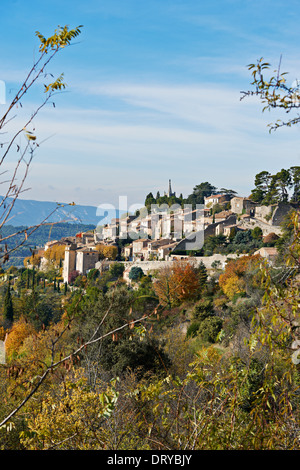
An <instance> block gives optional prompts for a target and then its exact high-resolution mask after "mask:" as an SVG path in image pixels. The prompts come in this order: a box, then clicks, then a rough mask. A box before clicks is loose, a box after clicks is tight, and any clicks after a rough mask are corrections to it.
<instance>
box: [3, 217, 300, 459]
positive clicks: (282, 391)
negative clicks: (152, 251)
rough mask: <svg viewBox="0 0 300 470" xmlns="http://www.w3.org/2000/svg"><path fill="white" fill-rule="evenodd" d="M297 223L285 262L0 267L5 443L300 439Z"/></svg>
mask: <svg viewBox="0 0 300 470" xmlns="http://www.w3.org/2000/svg"><path fill="white" fill-rule="evenodd" d="M298 223H299V215H298V214H297V213H295V214H293V215H290V217H289V220H288V221H287V222H286V225H285V229H284V231H283V236H282V239H281V246H282V250H281V255H280V256H281V257H282V258H280V259H283V260H284V267H282V268H281V267H280V266H281V265H277V267H276V269H275V268H274V267H272V266H269V265H268V264H265V263H264V262H263V260H262V258H260V257H258V256H248V255H246V256H242V257H240V258H238V259H236V260H231V261H230V262H228V263H227V265H226V267H225V269H224V270H223V269H221V268H220V267H219V266H216V267H215V269H212V270H209V271H207V270H206V268H205V267H204V265H200V266H199V267H198V268H195V267H193V266H192V265H191V264H188V263H186V262H184V261H178V262H175V263H174V267H173V268H172V269H171V270H167V269H166V270H160V271H157V272H154V273H152V276H150V275H144V273H139V275H138V276H136V278H135V279H134V281H132V282H130V283H129V284H127V283H126V282H125V281H124V280H123V277H122V275H123V269H122V263H119V262H115V263H114V264H112V266H111V268H110V270H108V271H105V272H103V273H99V272H98V271H97V270H92V271H90V273H89V275H88V276H87V278H85V280H84V281H83V279H80V282H79V281H78V282H77V283H76V285H75V284H74V286H73V287H72V289H70V288H69V287H67V289H65V288H60V289H59V290H58V289H57V284H55V278H53V279H52V281H50V280H49V279H48V280H47V282H46V283H45V282H44V276H43V273H39V272H38V271H36V272H35V276H34V278H32V276H31V277H29V276H28V274H29V273H31V275H32V270H31V271H30V270H25V269H22V270H19V269H16V268H14V269H11V270H10V271H9V274H10V275H9V276H6V275H5V274H2V278H1V279H2V281H1V285H0V289H1V292H2V305H1V321H0V327H1V329H0V333H1V338H3V339H4V338H5V337H6V363H5V364H2V365H0V388H1V396H2V397H3V400H2V401H1V405H0V419H1V421H2V427H1V428H0V447H1V449H32V450H40V449H42V450H48V449H62V450H68V449H114V450H117V449H118V450H121V449H126V450H128V449H141V450H143V449H151V450H164V449H165V450H167V449H174V450H176V449H178V450H184V449H186V450H187V449H189V450H192V449H207V450H209V449H218V450H221V449H222V450H227V449H235V450H236V449H252V450H253V449H260V450H266V449H276V450H284V449H297V450H299V411H300V407H299V405H300V403H299V391H298V389H299V372H300V370H299V364H298V362H299V360H298V349H297V348H298V346H297V345H298V344H299V331H298V329H299V328H298V325H299V310H298V304H299V302H300V296H299V292H300V289H299V279H298V276H297V272H298V267H299V266H298V259H299V256H298V254H299V250H300V248H299V232H298ZM257 235H258V234H257ZM277 241H278V240H277ZM53 262H55V260H53ZM287 266H288V267H289V268H290V270H289V275H288V276H286V275H285V273H286V269H287ZM28 280H29V282H28ZM55 286H56V288H55ZM9 312H10V313H9ZM11 312H13V315H11ZM8 317H9V318H8ZM8 320H9V321H8ZM33 397H34V399H33ZM15 410H17V411H16V412H14V411H15ZM10 413H13V414H12V416H11V417H9V416H10Z"/></svg>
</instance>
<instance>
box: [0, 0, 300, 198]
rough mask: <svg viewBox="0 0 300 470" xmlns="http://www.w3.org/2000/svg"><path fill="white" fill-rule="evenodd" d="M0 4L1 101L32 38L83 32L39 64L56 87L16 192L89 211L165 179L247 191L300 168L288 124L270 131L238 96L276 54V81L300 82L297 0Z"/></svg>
mask: <svg viewBox="0 0 300 470" xmlns="http://www.w3.org/2000/svg"><path fill="white" fill-rule="evenodd" d="M1 10H2V11H1V18H0V38H1V45H2V47H1V50H0V64H1V66H0V80H4V81H5V83H6V89H7V101H9V99H10V97H11V96H12V95H11V94H10V93H9V91H10V90H16V89H17V86H18V84H20V83H21V81H22V79H23V78H24V77H25V74H26V71H27V70H28V69H29V68H30V66H31V65H32V62H33V60H34V57H36V56H37V49H38V42H37V38H36V37H35V31H36V30H39V31H40V32H41V33H42V34H43V35H44V36H48V35H51V34H52V32H53V30H54V29H55V28H56V27H57V26H58V25H65V24H68V25H70V27H75V26H78V25H81V24H82V25H83V28H82V33H81V35H80V37H79V38H78V39H77V40H76V41H75V43H74V45H72V46H71V47H69V48H68V49H66V50H64V51H63V52H62V53H61V54H60V55H59V56H58V57H57V58H56V59H55V62H53V63H52V65H51V66H50V67H49V69H48V71H49V72H51V73H53V74H54V75H59V74H60V73H61V72H64V74H65V81H66V83H67V84H68V88H67V93H64V94H62V95H60V96H57V97H56V107H55V108H53V107H52V106H48V107H47V108H44V109H43V110H42V112H41V113H40V114H39V117H38V118H37V119H36V120H35V125H36V132H37V135H38V138H39V139H40V140H43V139H47V140H45V142H44V144H43V145H42V146H41V147H40V149H39V152H38V153H37V154H36V157H35V160H34V162H33V164H32V167H31V171H30V174H29V177H28V180H27V185H28V187H30V188H31V189H30V191H28V192H26V193H24V196H23V197H24V198H27V199H38V200H48V201H63V202H71V201H75V202H76V204H87V205H93V206H98V205H99V204H103V203H110V204H113V205H117V204H118V198H119V196H127V198H128V204H129V206H130V205H132V204H139V203H143V201H144V198H145V195H146V194H148V193H149V192H150V191H152V192H153V193H155V194H156V192H157V191H160V192H161V193H162V192H163V191H164V190H166V189H167V186H168V180H169V178H170V179H171V180H172V186H173V190H175V191H176V192H177V193H178V194H180V193H183V195H184V196H187V195H188V194H189V193H191V192H192V189H193V187H194V186H195V185H196V184H199V183H201V182H203V181H209V182H211V183H212V184H213V185H215V186H217V187H218V188H221V187H226V188H231V189H234V190H236V191H237V192H238V193H239V194H240V195H245V196H247V195H248V194H249V193H250V191H251V189H252V187H253V181H254V177H255V175H256V174H257V173H258V172H259V171H262V170H268V171H270V172H275V171H279V170H280V169H281V168H289V167H290V166H292V165H300V150H299V142H300V134H299V129H298V128H292V129H282V130H280V131H277V132H276V133H273V134H271V135H270V134H269V132H268V128H267V124H268V123H269V122H274V121H275V120H276V119H277V117H279V116H278V115H276V114H273V113H271V114H270V113H268V114H262V112H261V107H260V105H259V104H258V103H257V102H256V101H255V100H243V101H240V96H241V93H240V92H241V91H242V90H247V89H249V83H250V81H251V76H250V73H249V71H248V70H247V64H249V63H252V62H256V60H257V59H258V58H260V57H264V58H265V59H266V60H267V61H268V62H271V63H272V66H273V68H276V66H277V65H278V62H279V58H280V55H281V54H282V70H283V69H284V71H288V72H289V76H288V80H289V81H290V82H291V83H292V82H293V81H294V80H295V79H296V78H299V77H300V70H299V69H300V51H299V47H298V45H299V24H298V19H299V14H300V4H299V2H296V1H293V0H292V1H289V3H288V7H287V3H286V2H283V1H276V0H273V1H268V0H267V1H264V2H261V1H260V2H258V1H256V0H254V1H253V0H252V1H251V2H250V1H246V0H243V1H236V0H227V1H226V0H225V1H216V0H215V1H210V2H204V1H200V0H185V1H183V0H182V1H180V0H172V1H169V0H148V1H144V0H103V1H101V0H98V1H95V0H91V1H86V2H82V1H78V0H73V1H69V0H65V1H64V2H61V1H59V2H58V1H56V0H53V1H52V2H51V5H50V4H49V3H47V2H40V1H35V0H34V1H29V2H24V1H20V0H15V1H14V0H12V1H10V2H9V3H6V4H5V7H4V6H2V9H1ZM37 98H38V95H37V94H36V93H33V95H32V96H30V97H28V98H27V101H26V103H24V107H23V108H22V111H21V110H20V111H21V112H22V113H24V112H25V110H29V112H30V110H32V109H34V106H35V105H36V103H38V101H37ZM25 105H26V106H25ZM4 109H5V106H4V105H0V112H1V111H2V110H4ZM21 117H22V114H21V115H20V116H19V118H18V119H20V122H22V121H21ZM13 158H14V156H13V155H12V156H11V161H9V162H8V163H7V164H8V168H10V167H9V165H11V168H12V167H13Z"/></svg>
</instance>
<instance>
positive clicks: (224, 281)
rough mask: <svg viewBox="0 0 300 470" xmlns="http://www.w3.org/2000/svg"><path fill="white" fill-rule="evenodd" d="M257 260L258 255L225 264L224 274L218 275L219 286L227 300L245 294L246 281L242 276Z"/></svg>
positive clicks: (243, 257) (258, 258)
mask: <svg viewBox="0 0 300 470" xmlns="http://www.w3.org/2000/svg"><path fill="white" fill-rule="evenodd" d="M258 260H260V256H259V255H252V256H242V257H241V258H237V259H233V260H230V261H229V262H228V263H227V264H226V267H225V271H224V273H223V274H221V275H220V278H219V285H220V287H221V288H222V290H223V292H224V294H226V295H227V297H228V298H229V299H232V298H233V297H234V296H235V295H236V294H241V293H243V292H245V289H246V281H245V279H244V276H245V274H246V272H247V271H248V270H249V269H250V266H251V265H253V264H254V263H256V262H257V261H258Z"/></svg>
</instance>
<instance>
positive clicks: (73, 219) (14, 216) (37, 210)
mask: <svg viewBox="0 0 300 470" xmlns="http://www.w3.org/2000/svg"><path fill="white" fill-rule="evenodd" d="M7 202H8V203H9V202H10V200H8V201H7ZM55 209H56V210H55ZM53 211H55V212H53ZM52 212H53V214H52V215H51V216H50V217H49V219H47V222H66V223H76V224H92V225H97V224H98V222H99V219H101V217H99V216H97V215H96V212H97V207H94V206H81V205H78V206H77V205H74V206H70V205H65V206H64V205H62V206H60V205H59V204H57V203H55V202H47V201H34V200H26V199H17V200H16V201H15V204H14V207H13V209H12V211H11V213H10V217H9V220H7V222H6V223H7V225H13V226H15V227H16V226H21V225H23V226H24V225H25V226H31V225H37V224H39V223H41V222H42V221H43V220H44V219H46V217H48V216H49V215H50V214H51V213H52Z"/></svg>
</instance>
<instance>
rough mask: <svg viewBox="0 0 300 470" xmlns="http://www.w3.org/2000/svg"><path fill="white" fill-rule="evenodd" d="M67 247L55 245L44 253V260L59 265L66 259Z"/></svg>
mask: <svg viewBox="0 0 300 470" xmlns="http://www.w3.org/2000/svg"><path fill="white" fill-rule="evenodd" d="M65 249H66V247H65V245H53V246H52V247H50V248H48V250H45V252H44V258H46V259H47V260H48V261H50V262H52V263H54V264H56V265H59V263H60V261H62V260H64V258H65Z"/></svg>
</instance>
